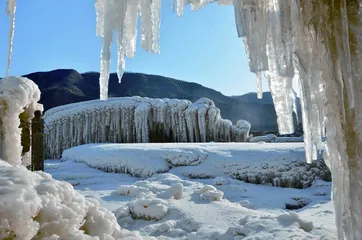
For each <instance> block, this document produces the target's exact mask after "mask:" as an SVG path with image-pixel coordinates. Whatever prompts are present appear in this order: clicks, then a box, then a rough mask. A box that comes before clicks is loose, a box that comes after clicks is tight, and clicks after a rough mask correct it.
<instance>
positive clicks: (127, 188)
mask: <svg viewBox="0 0 362 240" xmlns="http://www.w3.org/2000/svg"><path fill="white" fill-rule="evenodd" d="M147 192H149V191H148V190H147V189H146V188H144V187H138V186H134V185H121V186H119V187H118V188H117V189H116V193H118V194H119V195H130V196H133V197H135V196H138V195H139V194H141V193H147Z"/></svg>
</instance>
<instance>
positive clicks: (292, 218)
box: [278, 212, 313, 232]
mask: <svg viewBox="0 0 362 240" xmlns="http://www.w3.org/2000/svg"><path fill="white" fill-rule="evenodd" d="M278 221H279V223H280V224H282V225H284V226H290V225H292V224H294V223H298V224H299V227H300V228H301V229H303V230H304V231H306V232H310V231H312V230H313V222H309V221H303V220H302V219H300V217H299V215H298V214H297V213H296V212H289V213H283V214H281V215H279V216H278Z"/></svg>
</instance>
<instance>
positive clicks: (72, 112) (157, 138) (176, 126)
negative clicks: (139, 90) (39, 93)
mask: <svg viewBox="0 0 362 240" xmlns="http://www.w3.org/2000/svg"><path fill="white" fill-rule="evenodd" d="M44 120H45V123H46V125H47V128H46V129H45V141H46V145H45V146H46V149H45V154H46V158H48V159H55V158H59V157H60V156H61V153H62V152H63V151H64V150H65V149H68V148H71V147H74V146H78V145H81V144H87V143H105V142H111V143H149V142H210V141H222V142H230V141H233V142H244V141H246V139H247V137H248V136H249V130H250V129H249V127H248V126H249V125H248V124H247V123H246V121H239V124H238V125H233V124H232V122H231V121H229V120H225V119H222V118H221V115H220V109H218V108H216V107H215V104H214V102H213V101H212V100H210V99H207V98H201V99H199V100H198V101H196V102H195V103H191V102H190V101H188V100H178V99H152V98H141V97H124V98H110V99H108V100H107V101H101V100H92V101H87V102H81V103H73V104H68V105H64V106H59V107H56V108H52V109H50V110H48V111H47V112H46V113H45V115H44ZM191 155H192V154H191ZM190 157H191V159H190V160H188V159H184V160H176V164H189V163H190V162H193V161H196V160H195V159H193V158H192V156H190ZM184 161H186V162H184ZM196 162H197V161H196ZM195 164H196V163H195Z"/></svg>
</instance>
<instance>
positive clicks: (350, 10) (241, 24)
mask: <svg viewBox="0 0 362 240" xmlns="http://www.w3.org/2000/svg"><path fill="white" fill-rule="evenodd" d="M15 2H16V1H15V0H7V9H6V13H7V14H8V15H10V17H11V27H10V36H9V43H10V44H9V45H10V47H9V54H8V59H9V61H8V69H9V66H10V56H11V49H12V44H11V43H12V38H13V30H14V14H15V6H16V4H15ZM162 2H163V3H165V2H166V3H167V4H168V3H169V2H168V1H162ZM212 2H216V0H173V1H172V5H173V8H174V9H176V12H177V14H178V15H179V16H181V15H182V13H183V8H184V7H185V6H186V5H191V8H192V9H193V10H198V9H199V8H201V7H203V6H205V5H207V4H208V3H212ZM217 2H218V3H219V4H220V5H233V7H234V10H235V22H236V29H237V32H238V35H239V37H243V39H244V43H245V47H246V51H247V54H248V57H249V66H250V71H252V72H254V73H255V74H256V76H257V82H258V84H257V85H258V86H259V87H258V88H259V90H258V91H259V95H260V92H261V87H260V86H261V79H262V78H263V77H264V78H266V79H267V80H268V82H269V87H270V90H271V92H272V96H273V101H274V104H275V108H276V111H277V114H278V124H279V130H280V132H281V133H290V132H293V130H294V129H293V124H292V117H291V116H292V114H291V113H292V111H293V110H292V94H291V89H292V79H293V78H294V77H296V78H298V79H299V84H300V89H301V102H302V110H303V125H304V139H305V145H306V154H307V156H306V157H307V161H309V162H310V161H311V160H312V159H315V158H316V156H317V151H318V149H319V148H320V147H321V146H322V141H321V139H322V136H323V135H326V137H327V140H326V143H327V144H326V149H327V150H326V152H325V155H326V162H327V164H328V166H329V167H330V169H331V171H332V174H333V200H334V202H335V207H336V219H337V225H338V238H339V239H360V237H361V236H362V187H361V185H362V174H361V167H362V166H361V165H362V147H361V146H362V75H361V71H362V59H361V44H362V33H361V30H362V27H361V8H360V5H362V3H361V1H360V0H289V1H286V0H269V1H266V0H265V1H262V0H218V1H217ZM95 7H96V12H97V35H98V36H100V37H101V38H102V39H103V46H102V50H101V75H100V98H101V99H103V100H106V99H107V95H108V77H109V68H110V47H111V43H112V41H113V33H114V32H115V31H116V32H117V42H118V44H117V45H118V77H119V79H121V77H122V74H123V72H124V68H125V57H133V56H134V52H135V50H136V37H137V28H136V26H137V20H138V17H139V16H140V21H141V29H140V31H141V39H142V47H143V48H145V49H146V50H147V51H150V52H154V53H158V52H159V26H160V9H161V0H96V4H95Z"/></svg>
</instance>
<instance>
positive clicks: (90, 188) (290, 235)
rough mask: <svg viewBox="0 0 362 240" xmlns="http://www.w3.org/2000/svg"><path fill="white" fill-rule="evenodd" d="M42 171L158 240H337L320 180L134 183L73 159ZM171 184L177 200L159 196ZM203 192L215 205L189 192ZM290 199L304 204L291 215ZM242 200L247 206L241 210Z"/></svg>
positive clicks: (162, 178) (165, 176)
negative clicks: (291, 184) (213, 195)
mask: <svg viewBox="0 0 362 240" xmlns="http://www.w3.org/2000/svg"><path fill="white" fill-rule="evenodd" d="M293 144H294V143H293ZM299 145H300V146H302V145H301V144H299ZM258 146H260V144H258ZM264 154H265V155H268V153H267V152H264ZM301 155H303V152H301ZM189 167H190V168H195V167H197V166H189ZM178 168H182V167H178ZM45 169H46V171H47V172H49V173H51V174H52V175H53V176H54V177H55V178H57V179H59V180H66V181H69V182H70V183H71V184H72V185H74V186H75V187H74V188H75V189H76V190H78V191H79V193H81V194H82V195H84V196H86V198H88V199H96V200H98V201H99V202H100V204H101V205H102V206H105V207H106V208H107V209H109V210H110V211H112V212H114V213H115V215H116V216H117V219H118V223H119V224H120V225H121V227H123V228H127V229H128V230H131V231H133V230H137V231H139V232H140V234H141V235H143V236H153V237H156V238H157V239H161V240H162V239H176V240H178V239H180V240H181V239H199V240H203V239H205V240H206V239H208V240H209V239H211V240H217V239H240V237H241V236H242V235H245V236H243V237H244V238H243V239H327V240H328V239H331V240H332V239H337V237H336V226H335V224H334V210H333V204H332V202H331V201H330V189H331V184H330V183H328V182H324V181H322V180H316V181H314V182H313V184H312V186H311V187H310V188H306V189H293V188H277V187H271V186H266V185H255V184H250V183H245V182H243V181H240V180H236V179H232V178H230V177H226V176H224V177H223V178H224V180H225V181H223V182H224V183H225V184H223V185H217V184H215V185H214V183H215V182H214V179H189V178H185V177H184V176H183V175H180V174H177V173H175V174H176V175H175V174H174V173H162V174H156V175H154V176H152V177H150V178H146V179H136V178H134V177H132V176H130V175H126V174H121V173H118V174H115V173H106V172H103V171H100V170H96V169H93V168H90V167H88V166H87V165H86V164H84V163H77V162H75V161H73V160H68V161H59V160H49V161H46V163H45ZM219 177H220V176H219ZM220 178H221V177H220ZM176 184H180V186H181V185H182V186H183V196H182V198H180V199H174V198H168V197H167V198H166V197H165V198H162V196H163V193H164V192H165V191H167V190H168V189H170V188H172V186H174V185H176ZM120 186H125V188H130V186H134V187H135V188H136V189H137V188H141V187H142V191H134V192H133V194H132V195H119V194H117V191H116V189H117V188H119V187H120ZM203 188H204V189H207V191H206V192H208V191H215V190H216V191H221V192H223V193H224V196H223V198H222V199H220V201H210V200H209V199H201V198H200V195H201V193H195V191H197V190H198V189H203ZM295 199H308V203H307V205H306V206H304V207H302V208H300V209H297V210H294V211H290V210H288V209H286V204H296V205H297V204H298V202H297V200H295ZM246 201H248V202H249V203H250V205H252V207H248V206H246V205H245V203H246ZM241 203H243V204H244V206H243V205H242V204H241ZM156 205H158V206H157V207H156ZM132 206H133V207H134V206H137V211H136V213H137V214H138V213H139V215H136V214H135V213H132V211H135V208H133V210H131V208H132ZM145 206H147V208H145ZM245 206H246V207H245ZM150 207H151V208H150ZM165 207H167V211H166V210H165ZM148 208H150V209H148ZM146 209H148V210H146ZM150 216H152V217H150ZM154 216H157V218H156V219H157V220H155V218H153V217H154ZM152 219H154V220H152ZM321 219H323V220H322V221H321Z"/></svg>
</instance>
